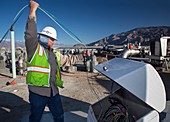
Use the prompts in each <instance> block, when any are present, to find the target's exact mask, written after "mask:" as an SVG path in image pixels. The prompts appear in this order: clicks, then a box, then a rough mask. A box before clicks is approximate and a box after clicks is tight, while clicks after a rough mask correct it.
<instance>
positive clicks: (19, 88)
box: [0, 70, 111, 122]
mask: <svg viewBox="0 0 170 122" xmlns="http://www.w3.org/2000/svg"><path fill="white" fill-rule="evenodd" d="M62 77H63V80H64V88H63V89H60V94H61V96H62V102H63V107H64V111H65V112H68V111H76V110H77V111H83V112H86V113H87V111H88V108H89V106H90V105H91V104H93V103H94V102H96V101H97V100H98V99H101V98H103V97H105V96H106V95H108V92H109V91H110V86H111V81H110V80H108V79H107V78H106V77H104V76H102V75H101V74H99V73H87V72H79V71H77V72H75V73H66V72H63V73H62ZM11 81H15V82H16V84H14V85H7V84H6V83H7V82H11ZM29 109H30V107H29V100H28V89H27V85H26V83H25V77H24V76H17V78H16V79H12V78H11V74H9V73H7V72H4V73H2V70H1V72H0V122H19V121H21V118H22V116H23V115H24V114H25V113H28V112H29ZM46 111H48V108H46V109H45V112H46Z"/></svg>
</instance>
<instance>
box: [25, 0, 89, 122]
mask: <svg viewBox="0 0 170 122" xmlns="http://www.w3.org/2000/svg"><path fill="white" fill-rule="evenodd" d="M38 6H39V4H38V3H37V2H35V1H33V0H31V1H30V3H29V7H30V12H29V16H28V20H27V23H26V31H25V45H26V51H27V76H26V83H27V84H28V90H29V101H30V116H29V121H30V122H39V121H40V120H41V117H42V114H43V111H44V108H45V107H46V105H47V106H48V107H49V110H50V112H51V113H52V116H53V119H54V122H63V121H64V112H63V107H62V102H61V98H60V94H59V89H58V87H60V88H63V81H62V79H61V73H60V66H70V65H71V64H74V63H76V61H79V60H83V59H84V58H83V56H86V55H89V52H87V53H83V54H78V55H71V56H68V55H62V54H60V53H59V52H58V51H57V52H55V53H54V51H53V49H52V46H53V44H54V41H56V40H58V39H57V32H56V30H55V29H54V28H53V27H51V26H47V27H45V28H43V29H42V31H41V32H39V33H38V32H37V27H36V26H37V25H36V10H37V8H38Z"/></svg>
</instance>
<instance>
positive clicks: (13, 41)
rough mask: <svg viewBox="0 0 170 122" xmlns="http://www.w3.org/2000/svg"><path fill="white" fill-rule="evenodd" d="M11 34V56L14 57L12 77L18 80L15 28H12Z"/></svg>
mask: <svg viewBox="0 0 170 122" xmlns="http://www.w3.org/2000/svg"><path fill="white" fill-rule="evenodd" d="M10 34H11V55H12V77H13V78H16V64H15V39H14V27H13V26H11V28H10Z"/></svg>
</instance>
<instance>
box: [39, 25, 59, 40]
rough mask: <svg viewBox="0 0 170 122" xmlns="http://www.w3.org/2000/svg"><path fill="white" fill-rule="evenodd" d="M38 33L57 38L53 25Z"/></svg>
mask: <svg viewBox="0 0 170 122" xmlns="http://www.w3.org/2000/svg"><path fill="white" fill-rule="evenodd" d="M38 34H42V35H45V36H48V37H51V38H53V39H55V40H57V32H56V30H55V29H54V28H53V27H50V26H48V27H45V28H43V29H42V31H41V32H39V33H38Z"/></svg>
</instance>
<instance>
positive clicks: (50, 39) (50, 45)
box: [48, 38, 54, 48]
mask: <svg viewBox="0 0 170 122" xmlns="http://www.w3.org/2000/svg"><path fill="white" fill-rule="evenodd" d="M53 45H54V39H53V38H49V41H48V47H50V48H51V47H52V46H53Z"/></svg>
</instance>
